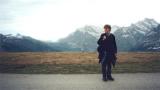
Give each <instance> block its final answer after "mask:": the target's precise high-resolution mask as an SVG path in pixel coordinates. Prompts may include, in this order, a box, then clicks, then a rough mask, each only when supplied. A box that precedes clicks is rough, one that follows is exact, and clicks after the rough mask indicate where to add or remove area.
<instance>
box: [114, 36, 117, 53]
mask: <svg viewBox="0 0 160 90" xmlns="http://www.w3.org/2000/svg"><path fill="white" fill-rule="evenodd" d="M113 45H114V53H117V44H116V40H115V36H114V35H113Z"/></svg>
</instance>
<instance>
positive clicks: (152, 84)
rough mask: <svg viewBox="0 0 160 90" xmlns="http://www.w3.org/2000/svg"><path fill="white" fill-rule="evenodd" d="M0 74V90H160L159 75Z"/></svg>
mask: <svg viewBox="0 0 160 90" xmlns="http://www.w3.org/2000/svg"><path fill="white" fill-rule="evenodd" d="M113 77H114V78H115V81H107V82H104V81H102V79H101V75H100V74H0V90H160V73H136V74H113Z"/></svg>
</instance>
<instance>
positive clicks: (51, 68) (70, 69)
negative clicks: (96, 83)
mask: <svg viewBox="0 0 160 90" xmlns="http://www.w3.org/2000/svg"><path fill="white" fill-rule="evenodd" d="M156 72H160V60H154V61H150V62H143V63H142V62H139V63H137V62H125V63H117V64H116V67H115V68H113V73H156ZM0 73H18V74H98V73H101V66H100V64H37V65H36V64H35V65H6V64H0Z"/></svg>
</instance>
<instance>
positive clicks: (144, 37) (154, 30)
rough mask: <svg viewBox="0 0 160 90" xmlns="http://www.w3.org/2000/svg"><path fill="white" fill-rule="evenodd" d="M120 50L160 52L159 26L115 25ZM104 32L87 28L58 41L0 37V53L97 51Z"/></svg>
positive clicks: (147, 22) (150, 21)
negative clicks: (98, 41)
mask: <svg viewBox="0 0 160 90" xmlns="http://www.w3.org/2000/svg"><path fill="white" fill-rule="evenodd" d="M112 30H113V31H114V32H112V33H113V34H114V35H115V37H116V42H117V47H118V51H127V52H133V51H160V24H159V23H158V22H156V21H155V20H154V19H148V18H145V19H144V20H141V21H138V22H136V23H134V24H131V25H130V26H127V27H119V26H112ZM102 33H103V28H102V27H100V26H93V25H86V26H84V27H81V28H78V29H76V30H75V32H73V33H71V34H69V35H68V36H67V37H65V38H62V39H60V40H59V41H57V42H45V41H41V40H36V39H34V38H32V37H28V36H23V35H20V34H17V35H15V36H14V35H11V34H8V35H3V34H0V51H13V52H15V51H17V52H19V51H21V52H23V51H91V52H93V51H96V48H97V40H98V39H99V37H100V35H101V34H102Z"/></svg>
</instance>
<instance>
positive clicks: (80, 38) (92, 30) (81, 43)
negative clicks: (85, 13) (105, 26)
mask: <svg viewBox="0 0 160 90" xmlns="http://www.w3.org/2000/svg"><path fill="white" fill-rule="evenodd" d="M101 33H102V29H101V28H100V27H96V26H88V25H87V26H84V27H82V28H78V29H77V30H76V31H75V32H73V33H72V34H70V35H69V36H68V37H66V38H64V39H60V40H59V42H61V43H65V44H67V45H69V46H71V47H73V48H77V49H78V50H79V51H93V50H94V51H95V50H96V48H95V47H97V44H96V42H97V39H98V37H99V36H100V35H101Z"/></svg>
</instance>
